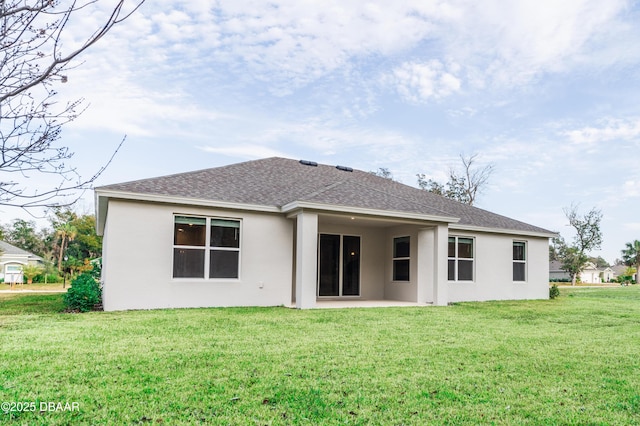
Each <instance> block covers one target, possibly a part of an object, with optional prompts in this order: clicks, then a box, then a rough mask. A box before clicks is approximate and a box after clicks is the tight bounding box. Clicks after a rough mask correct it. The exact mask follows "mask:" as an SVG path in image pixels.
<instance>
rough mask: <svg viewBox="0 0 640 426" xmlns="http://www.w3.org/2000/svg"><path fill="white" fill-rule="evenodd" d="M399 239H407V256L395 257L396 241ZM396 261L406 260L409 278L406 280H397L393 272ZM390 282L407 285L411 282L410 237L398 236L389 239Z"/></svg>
mask: <svg viewBox="0 0 640 426" xmlns="http://www.w3.org/2000/svg"><path fill="white" fill-rule="evenodd" d="M401 238H407V239H408V240H409V256H400V257H396V256H395V251H396V240H399V239H401ZM396 260H406V261H408V262H409V277H408V278H407V279H406V280H397V279H396V277H395V275H394V271H395V263H396ZM391 281H392V282H394V283H408V282H411V236H410V235H398V236H395V237H393V238H392V239H391Z"/></svg>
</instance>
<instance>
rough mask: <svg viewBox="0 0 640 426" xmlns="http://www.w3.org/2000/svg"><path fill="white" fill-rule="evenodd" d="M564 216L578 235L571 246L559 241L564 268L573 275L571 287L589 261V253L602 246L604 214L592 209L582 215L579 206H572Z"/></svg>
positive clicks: (565, 211) (560, 256)
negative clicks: (601, 223) (601, 224)
mask: <svg viewBox="0 0 640 426" xmlns="http://www.w3.org/2000/svg"><path fill="white" fill-rule="evenodd" d="M564 214H565V216H566V217H567V220H568V221H569V225H570V226H571V227H573V229H574V230H575V232H576V235H575V237H574V239H573V244H572V245H571V246H568V245H567V244H566V243H565V242H564V240H562V239H561V238H560V239H559V241H560V245H561V246H560V250H559V258H560V261H561V262H562V268H563V269H564V270H565V271H567V272H569V274H570V275H571V285H575V284H576V281H577V279H578V275H579V274H580V271H582V270H583V269H584V266H585V264H586V263H587V262H588V261H589V257H588V256H587V253H588V252H589V251H591V250H595V249H598V248H600V245H601V244H602V231H601V230H600V222H601V220H602V212H601V211H600V210H598V209H596V208H592V209H591V210H589V211H588V212H587V213H585V214H584V215H581V214H580V213H578V208H577V206H576V205H571V207H569V208H565V209H564Z"/></svg>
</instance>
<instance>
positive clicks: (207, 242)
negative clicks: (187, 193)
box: [171, 213, 243, 282]
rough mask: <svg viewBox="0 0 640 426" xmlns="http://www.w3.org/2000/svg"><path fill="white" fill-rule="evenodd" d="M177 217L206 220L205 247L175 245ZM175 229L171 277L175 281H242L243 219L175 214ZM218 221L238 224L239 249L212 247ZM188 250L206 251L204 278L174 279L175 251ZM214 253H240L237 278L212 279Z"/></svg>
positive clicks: (173, 233)
mask: <svg viewBox="0 0 640 426" xmlns="http://www.w3.org/2000/svg"><path fill="white" fill-rule="evenodd" d="M177 217H186V218H193V219H204V220H205V242H204V246H187V245H179V244H175V224H176V218H177ZM172 219H173V223H172V225H173V229H174V231H173V232H172V234H171V236H172V238H173V241H174V244H172V246H171V277H172V280H173V281H218V282H219V281H226V282H228V281H240V279H241V273H242V267H241V265H242V234H243V232H242V219H239V218H234V217H219V216H202V215H197V214H189V213H175V214H174V215H173V218H172ZM216 220H224V221H232V222H238V232H239V234H240V235H239V238H238V247H214V246H211V225H212V222H213V221H216ZM180 248H182V249H187V250H196V249H197V250H202V251H204V265H203V266H204V268H203V269H204V277H203V278H200V277H174V276H173V267H174V262H175V249H180ZM213 251H234V252H238V276H237V277H235V278H210V277H209V274H210V272H211V253H212V252H213Z"/></svg>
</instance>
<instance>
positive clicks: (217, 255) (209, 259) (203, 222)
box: [173, 216, 240, 279]
mask: <svg viewBox="0 0 640 426" xmlns="http://www.w3.org/2000/svg"><path fill="white" fill-rule="evenodd" d="M239 270H240V221H239V220H231V219H218V218H209V217H192V216H175V218H174V232H173V278H202V279H204V278H238V277H239Z"/></svg>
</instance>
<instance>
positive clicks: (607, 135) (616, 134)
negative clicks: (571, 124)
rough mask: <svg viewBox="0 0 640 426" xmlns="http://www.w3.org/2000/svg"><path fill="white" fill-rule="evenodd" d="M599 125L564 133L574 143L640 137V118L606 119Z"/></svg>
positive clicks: (626, 139)
mask: <svg viewBox="0 0 640 426" xmlns="http://www.w3.org/2000/svg"><path fill="white" fill-rule="evenodd" d="M598 124H599V125H598V126H587V127H583V128H581V129H575V130H568V131H565V132H563V134H564V135H565V136H566V137H567V138H568V139H569V140H570V141H571V142H572V143H574V144H580V145H593V144H597V143H601V142H611V141H621V140H622V141H628V140H634V139H639V138H640V118H633V119H604V120H601V121H600V122H599V123H598Z"/></svg>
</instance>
